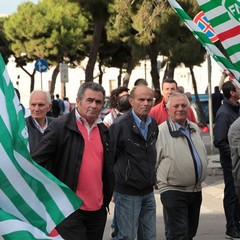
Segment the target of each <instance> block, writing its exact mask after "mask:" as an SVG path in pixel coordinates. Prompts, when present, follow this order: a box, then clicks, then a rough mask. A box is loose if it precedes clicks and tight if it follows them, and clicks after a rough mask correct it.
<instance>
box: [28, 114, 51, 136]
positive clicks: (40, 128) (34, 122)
mask: <svg viewBox="0 0 240 240" xmlns="http://www.w3.org/2000/svg"><path fill="white" fill-rule="evenodd" d="M32 119H33V124H34V126H35V127H36V128H37V129H38V130H39V131H40V132H41V133H44V131H45V130H46V128H47V127H48V119H47V117H45V119H46V124H45V126H44V127H43V128H42V127H41V126H40V125H39V123H38V122H37V121H36V120H35V119H34V118H32Z"/></svg>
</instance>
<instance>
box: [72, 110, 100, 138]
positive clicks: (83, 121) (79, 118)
mask: <svg viewBox="0 0 240 240" xmlns="http://www.w3.org/2000/svg"><path fill="white" fill-rule="evenodd" d="M75 116H76V119H77V121H79V122H80V123H81V124H84V126H85V128H86V129H87V131H88V136H89V135H90V132H91V130H92V129H93V128H94V127H96V126H97V124H98V123H101V122H102V120H101V118H100V116H98V118H97V119H96V120H95V122H94V123H93V124H92V125H91V126H90V125H89V123H88V122H87V120H86V119H85V118H83V117H82V116H81V115H80V114H79V112H78V110H77V108H76V109H75Z"/></svg>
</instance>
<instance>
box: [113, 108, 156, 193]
mask: <svg viewBox="0 0 240 240" xmlns="http://www.w3.org/2000/svg"><path fill="white" fill-rule="evenodd" d="M109 132H110V151H111V153H112V157H113V159H114V163H115V164H114V174H115V188H114V190H115V191H116V192H119V193H121V194H127V195H133V196H142V195H145V194H148V193H150V192H152V191H153V186H154V184H155V180H156V174H155V170H154V169H155V164H156V147H155V143H156V140H157V135H158V127H157V122H156V121H155V120H154V119H152V122H151V123H150V125H149V126H148V135H147V139H146V140H145V139H144V137H143V135H142V134H141V132H140V130H139V128H138V126H137V124H136V122H135V120H134V118H133V115H132V112H131V111H128V112H127V113H125V114H124V115H122V116H120V117H118V118H117V119H116V120H115V121H114V123H113V124H112V125H111V127H110V129H109Z"/></svg>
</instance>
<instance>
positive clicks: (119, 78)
mask: <svg viewBox="0 0 240 240" xmlns="http://www.w3.org/2000/svg"><path fill="white" fill-rule="evenodd" d="M117 79H118V87H120V86H121V84H122V67H120V68H119V74H118V77H117Z"/></svg>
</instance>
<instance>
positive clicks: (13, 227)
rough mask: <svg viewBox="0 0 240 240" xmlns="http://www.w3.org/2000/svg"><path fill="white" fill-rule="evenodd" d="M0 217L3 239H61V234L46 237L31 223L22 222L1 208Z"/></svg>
mask: <svg viewBox="0 0 240 240" xmlns="http://www.w3.org/2000/svg"><path fill="white" fill-rule="evenodd" d="M0 219H1V221H0V229H1V234H2V236H3V237H4V240H18V239H19V240H23V239H24V240H25V239H26V240H29V239H41V240H63V238H62V237H61V236H56V237H48V236H47V235H46V234H45V233H44V232H42V231H41V230H39V229H37V228H35V227H33V226H32V225H31V224H29V223H27V222H23V221H21V220H19V219H17V218H16V217H14V216H12V215H10V214H8V213H6V212H4V211H2V210H0Z"/></svg>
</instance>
